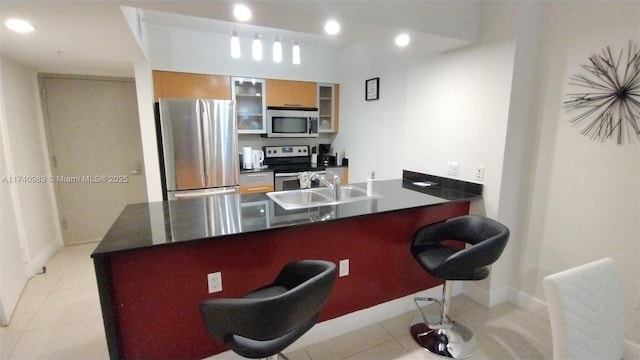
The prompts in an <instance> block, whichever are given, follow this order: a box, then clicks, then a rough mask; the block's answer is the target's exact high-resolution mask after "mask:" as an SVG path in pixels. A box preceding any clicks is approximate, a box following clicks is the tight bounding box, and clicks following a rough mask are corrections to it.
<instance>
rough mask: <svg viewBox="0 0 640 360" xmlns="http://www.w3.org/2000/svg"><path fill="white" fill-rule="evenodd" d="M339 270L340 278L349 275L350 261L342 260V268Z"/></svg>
mask: <svg viewBox="0 0 640 360" xmlns="http://www.w3.org/2000/svg"><path fill="white" fill-rule="evenodd" d="M338 268H339V269H338V276H339V277H343V276H347V275H349V259H344V260H340V266H338Z"/></svg>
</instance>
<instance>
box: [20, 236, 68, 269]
mask: <svg viewBox="0 0 640 360" xmlns="http://www.w3.org/2000/svg"><path fill="white" fill-rule="evenodd" d="M62 244H63V243H62V239H60V238H58V237H56V239H54V240H53V241H51V242H50V243H49V245H47V246H46V247H45V248H44V249H42V251H40V253H39V254H38V255H36V257H34V258H33V259H32V260H31V261H29V263H27V264H26V265H27V276H28V277H29V278H31V277H33V276H34V275H36V274H38V273H39V272H40V271H42V268H43V267H44V266H45V265H46V263H47V261H49V259H50V258H51V257H52V256H53V254H55V253H56V251H58V249H59V248H61V247H62Z"/></svg>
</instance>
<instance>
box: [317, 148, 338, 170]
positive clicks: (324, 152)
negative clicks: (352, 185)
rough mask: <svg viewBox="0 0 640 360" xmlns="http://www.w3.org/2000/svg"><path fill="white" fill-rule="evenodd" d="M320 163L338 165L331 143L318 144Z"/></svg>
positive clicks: (321, 164)
mask: <svg viewBox="0 0 640 360" xmlns="http://www.w3.org/2000/svg"><path fill="white" fill-rule="evenodd" d="M318 165H319V166H336V156H335V155H334V154H332V152H331V144H318Z"/></svg>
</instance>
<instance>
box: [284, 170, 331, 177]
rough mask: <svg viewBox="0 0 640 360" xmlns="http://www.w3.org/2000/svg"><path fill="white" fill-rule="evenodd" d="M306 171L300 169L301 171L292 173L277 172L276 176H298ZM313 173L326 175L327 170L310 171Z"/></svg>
mask: <svg viewBox="0 0 640 360" xmlns="http://www.w3.org/2000/svg"><path fill="white" fill-rule="evenodd" d="M303 172H305V171H299V172H292V173H276V174H275V177H292V176H298V175H300V174H302V173H303ZM309 172H310V173H312V174H318V175H325V174H326V173H327V172H326V171H309Z"/></svg>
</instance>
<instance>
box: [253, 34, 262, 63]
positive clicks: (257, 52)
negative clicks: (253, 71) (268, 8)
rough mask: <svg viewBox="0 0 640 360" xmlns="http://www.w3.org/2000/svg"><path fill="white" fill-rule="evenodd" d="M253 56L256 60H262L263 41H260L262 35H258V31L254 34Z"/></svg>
mask: <svg viewBox="0 0 640 360" xmlns="http://www.w3.org/2000/svg"><path fill="white" fill-rule="evenodd" d="M251 56H252V57H253V60H255V61H260V60H262V41H260V35H258V33H256V34H255V35H254V36H253V44H252V46H251Z"/></svg>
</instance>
